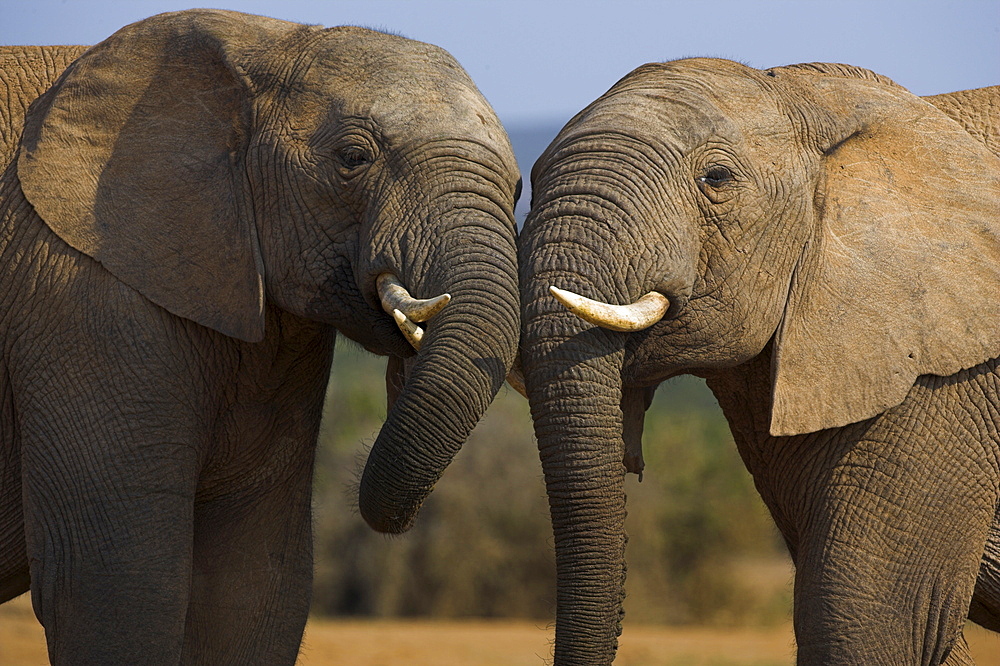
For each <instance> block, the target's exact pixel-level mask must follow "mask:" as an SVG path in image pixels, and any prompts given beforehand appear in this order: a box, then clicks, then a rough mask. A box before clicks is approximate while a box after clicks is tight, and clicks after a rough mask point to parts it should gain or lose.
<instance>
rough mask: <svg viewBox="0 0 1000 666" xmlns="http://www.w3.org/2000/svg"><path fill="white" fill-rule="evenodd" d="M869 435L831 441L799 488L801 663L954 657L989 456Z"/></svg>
mask: <svg viewBox="0 0 1000 666" xmlns="http://www.w3.org/2000/svg"><path fill="white" fill-rule="evenodd" d="M874 430H875V432H874V433H868V434H869V435H874V437H873V438H872V439H866V440H862V441H860V442H853V443H852V442H849V441H845V442H844V443H843V445H842V446H841V447H840V448H839V449H838V447H837V446H832V447H830V452H831V453H832V455H831V456H830V457H829V458H827V459H826V460H825V461H823V462H822V463H821V464H820V466H819V470H820V473H819V474H816V475H815V476H814V477H813V478H812V480H811V481H810V484H809V485H810V486H811V487H812V488H813V490H811V491H810V493H811V497H812V501H811V503H810V504H811V509H810V510H809V511H808V517H807V518H806V520H804V521H803V522H802V523H801V524H800V539H799V543H798V552H797V557H796V580H795V632H796V641H797V643H798V646H799V663H800V664H824V665H835V664H859V663H863V664H873V665H874V664H902V663H909V664H926V665H928V666H931V665H936V664H941V663H943V662H944V660H945V658H946V657H947V655H948V654H949V652H952V651H954V650H955V649H957V650H958V652H957V653H955V654H956V656H955V659H960V657H961V654H962V650H963V648H961V647H956V646H958V645H959V643H961V631H962V627H963V625H964V622H965V618H966V616H967V614H968V610H969V605H970V602H971V600H972V594H973V589H974V586H975V583H976V574H977V572H978V570H979V563H980V557H981V554H982V552H983V547H984V544H985V542H986V537H987V532H988V530H989V528H990V525H991V523H992V520H993V514H994V504H995V495H996V485H997V481H996V472H995V470H994V469H993V468H992V464H991V462H990V460H989V458H990V454H989V452H988V450H987V448H986V447H983V446H982V445H981V444H980V443H979V442H978V441H972V440H962V439H958V438H955V439H951V440H950V441H902V442H900V441H895V440H893V439H892V438H890V437H886V438H882V439H880V438H879V437H878V435H879V432H878V427H877V426H876V427H875V428H874ZM812 451H814V452H815V451H816V449H812ZM804 464H809V463H804ZM813 467H814V469H816V466H815V462H814V463H813ZM955 474H960V475H961V478H960V479H950V477H952V476H954V475H955ZM959 481H960V482H959ZM987 488H989V489H992V490H991V491H990V493H985V492H984V489H987ZM928 489H933V490H932V491H931V490H928ZM817 493H818V494H817ZM991 497H992V499H990V498H991ZM949 663H950V662H949ZM956 663H962V662H961V661H958V662H956Z"/></svg>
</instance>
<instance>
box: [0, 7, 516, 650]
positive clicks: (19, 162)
mask: <svg viewBox="0 0 1000 666" xmlns="http://www.w3.org/2000/svg"><path fill="white" fill-rule="evenodd" d="M77 56H79V57H77ZM2 58H3V60H4V62H5V64H4V77H2V78H0V85H3V86H5V87H6V89H5V91H4V92H5V93H6V94H5V96H4V99H5V100H8V106H7V107H6V110H5V112H4V115H3V116H2V119H3V123H4V125H5V126H4V127H3V131H2V132H0V136H2V137H4V140H5V141H6V144H5V146H4V150H5V153H4V155H5V158H4V166H5V170H4V173H3V178H2V180H0V344H2V346H0V414H2V419H0V481H2V486H0V601H6V600H8V599H11V598H12V597H14V596H16V595H19V594H21V593H24V592H25V591H27V590H28V589H29V587H30V591H31V595H32V605H33V608H34V611H35V614H36V615H37V617H38V618H39V620H40V621H41V623H42V625H43V626H44V628H45V632H46V641H47V646H48V650H49V654H50V658H51V660H52V662H53V663H54V664H66V663H73V664H141V663H158V664H161V663H162V664H165V663H181V662H183V663H212V664H222V663H239V664H280V663H287V664H291V663H294V661H295V659H296V654H297V652H298V649H299V644H300V641H301V637H302V633H303V628H304V625H305V622H306V617H307V612H308V609H309V600H310V585H311V579H312V534H311V506H310V501H311V500H310V498H311V482H312V470H313V462H314V452H315V446H316V439H317V432H318V428H319V422H320V416H321V408H322V403H323V398H324V393H325V390H326V383H327V379H328V375H329V369H330V362H331V358H332V355H333V350H334V342H335V339H336V337H337V336H338V335H340V334H342V335H344V336H346V337H347V338H349V339H351V340H354V341H356V342H357V343H359V344H360V345H362V346H363V347H364V348H365V349H367V350H368V351H370V352H373V353H375V354H379V355H383V356H388V361H387V371H386V383H387V387H388V412H387V416H386V420H385V423H384V424H383V426H382V428H381V430H380V432H379V434H378V436H377V438H376V439H375V441H374V444H373V446H372V448H371V451H370V453H369V457H368V460H367V463H366V465H365V467H364V470H363V472H362V476H361V480H360V487H359V490H358V492H359V499H358V502H359V508H360V512H361V514H362V515H363V516H364V518H365V519H366V520H367V522H368V523H370V524H371V526H372V527H373V528H375V529H377V530H380V531H384V532H390V533H397V532H402V531H404V530H405V529H406V528H407V527H408V526H409V525H410V524H411V523H412V521H413V519H414V516H415V514H416V512H417V511H418V509H419V506H420V504H421V502H422V501H423V499H424V498H425V497H426V495H427V494H428V493H429V492H431V490H432V488H433V486H434V484H435V482H436V480H437V479H438V478H439V477H440V475H441V474H442V473H443V471H444V469H445V468H446V467H447V465H448V464H449V462H450V460H451V459H452V458H453V456H454V455H455V454H456V452H457V451H458V450H459V448H460V447H461V445H462V444H463V442H464V441H465V439H466V437H467V435H468V434H469V433H470V431H471V430H472V428H473V427H474V426H475V424H476V423H477V421H478V420H479V419H480V417H481V415H482V414H483V412H484V410H485V409H486V408H487V406H488V405H489V403H490V401H491V400H492V398H493V396H494V394H495V393H496V392H497V390H498V389H499V388H500V387H501V386H502V385H503V383H504V379H505V377H506V375H507V372H508V369H509V368H510V366H511V365H512V361H513V358H514V355H515V353H516V349H517V341H518V336H519V333H520V320H519V317H520V310H519V303H518V298H519V293H518V289H517V268H516V255H517V251H516V245H515V225H514V217H513V208H514V205H515V201H516V198H517V195H518V190H519V188H520V180H519V172H518V168H517V164H516V162H515V159H514V155H513V152H512V150H511V147H510V142H509V140H508V138H507V135H506V133H505V131H504V129H503V127H502V126H501V124H500V122H499V120H498V118H497V116H496V114H495V113H494V112H493V110H492V108H491V107H490V105H489V104H488V103H487V102H486V100H485V99H484V97H483V96H482V94H481V93H480V92H479V91H478V89H477V88H476V86H475V85H474V84H473V82H472V81H471V79H470V78H469V76H468V74H467V73H466V72H465V71H464V70H463V69H462V68H461V66H460V65H459V64H458V63H457V62H456V61H455V60H454V58H452V57H451V56H450V55H449V54H448V53H447V52H445V51H444V50H442V49H440V48H438V47H435V46H431V45H428V44H423V43H419V42H416V41H412V40H409V39H405V38H403V37H400V36H396V35H392V34H387V33H382V32H376V31H371V30H367V29H362V28H356V27H337V28H329V29H325V28H323V27H322V26H308V25H301V24H295V23H289V22H285V21H280V20H276V19H270V18H264V17H258V16H252V15H246V14H240V13H236V12H227V11H215V10H190V11H183V12H176V13H169V14H161V15H157V16H154V17H151V18H148V19H145V20H142V21H139V22H137V23H134V24H131V25H129V26H126V27H124V28H122V29H121V30H120V31H118V32H116V33H115V34H114V35H112V36H111V37H109V38H108V39H106V40H105V41H103V42H101V43H99V44H97V45H96V46H93V47H91V48H85V47H52V48H49V47H7V48H5V50H4V52H3V54H2ZM63 68H65V70H64V71H60V70H63ZM36 97H37V99H36ZM29 103H30V107H29V106H28V104H29Z"/></svg>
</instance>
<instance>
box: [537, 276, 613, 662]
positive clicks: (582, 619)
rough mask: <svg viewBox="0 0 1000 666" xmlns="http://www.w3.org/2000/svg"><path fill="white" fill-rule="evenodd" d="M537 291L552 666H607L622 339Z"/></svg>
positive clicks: (569, 280) (543, 291)
mask: <svg viewBox="0 0 1000 666" xmlns="http://www.w3.org/2000/svg"><path fill="white" fill-rule="evenodd" d="M549 279H552V280H562V283H563V284H570V285H572V284H573V281H574V280H578V277H569V276H566V277H565V278H560V277H559V276H552V275H551V274H549ZM530 291H531V292H532V298H531V300H529V301H526V302H525V306H524V307H525V310H524V315H523V316H524V322H525V328H524V335H525V340H531V341H532V344H531V345H530V346H526V347H525V349H524V351H523V360H524V366H525V370H526V376H525V382H526V386H527V389H528V396H529V400H530V403H531V412H532V417H533V419H534V423H535V434H536V437H537V439H538V448H539V455H540V457H541V461H542V467H543V470H544V474H545V482H546V486H547V491H548V498H549V507H550V512H551V517H552V526H553V533H554V538H555V550H556V572H557V606H556V646H555V663H556V664H574V665H577V664H610V663H611V662H612V660H613V659H614V655H615V651H616V648H617V641H618V635H619V634H620V633H621V620H622V615H623V608H622V602H623V600H624V596H625V587H624V586H625V543H626V536H625V492H624V479H625V467H624V465H623V453H624V446H623V440H622V412H621V396H622V379H621V363H622V358H623V354H624V351H623V350H624V344H623V340H624V336H622V335H621V334H616V333H610V332H608V331H605V330H603V329H600V328H596V327H592V326H591V325H589V324H585V323H583V322H581V321H580V320H579V319H578V318H577V317H576V315H574V314H572V313H570V312H568V311H566V310H565V309H563V307H562V306H561V305H560V304H558V303H557V302H556V301H555V299H554V298H552V297H551V296H550V295H549V294H548V292H547V285H546V284H542V283H541V281H539V282H538V283H537V285H534V286H533V288H532V289H531V290H530ZM556 331H558V332H559V333H553V332H556Z"/></svg>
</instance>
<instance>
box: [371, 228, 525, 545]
mask: <svg viewBox="0 0 1000 666" xmlns="http://www.w3.org/2000/svg"><path fill="white" fill-rule="evenodd" d="M456 216H458V215H457V214H456ZM479 217H482V215H481V214H480V216H479ZM465 222H466V223H465V224H463V225H461V227H460V229H459V230H458V231H456V233H455V238H456V242H451V243H442V244H441V245H442V246H443V247H445V249H443V250H442V251H441V252H443V253H444V254H443V255H441V256H437V257H433V258H432V260H431V263H432V265H438V266H450V267H453V268H452V269H451V272H450V273H449V274H440V275H437V274H436V275H437V277H436V279H435V280H434V284H433V285H430V286H428V288H427V292H428V293H434V294H436V293H440V292H444V291H448V292H449V293H450V294H451V302H450V303H449V304H448V305H447V307H445V308H444V309H443V310H442V311H441V312H440V313H438V314H436V315H435V316H434V318H433V319H432V320H431V321H430V322H428V324H427V325H426V333H425V334H424V336H423V340H422V343H421V345H420V352H419V354H418V355H417V357H416V361H415V363H414V365H413V367H412V370H411V371H410V372H409V375H408V377H407V379H406V383H405V386H403V388H402V390H401V392H400V393H399V395H398V397H397V399H396V400H395V402H394V404H393V405H392V407H391V409H390V410H389V413H388V414H387V416H386V420H385V423H384V424H383V426H382V429H381V431H380V432H379V434H378V437H377V438H376V440H375V444H374V446H373V447H372V450H371V452H370V453H369V456H368V461H367V463H366V465H365V468H364V472H363V473H362V477H361V485H360V489H359V498H358V502H359V508H360V511H361V515H362V516H363V517H364V519H365V520H366V521H367V522H368V524H369V525H370V526H371V527H372V528H373V529H375V530H377V531H379V532H387V533H400V532H404V531H406V530H407V529H408V528H409V527H410V525H411V524H412V522H413V520H414V518H415V516H416V513H417V511H418V509H419V508H420V505H421V503H422V502H423V501H424V499H425V498H426V496H427V495H428V494H429V493H430V491H431V489H432V488H433V487H434V484H435V483H436V482H437V480H438V479H439V478H440V476H441V474H442V473H443V472H444V470H445V468H446V467H447V466H448V464H449V463H450V462H451V461H452V459H453V458H454V456H455V455H456V454H457V453H458V451H459V449H460V448H461V446H462V444H463V443H464V442H465V440H466V439H467V438H468V437H469V434H470V433H471V432H472V429H473V428H474V427H475V426H476V424H477V423H478V422H479V419H480V418H481V417H482V415H483V413H484V412H485V411H486V408H487V407H488V406H489V404H490V402H491V401H492V400H493V397H494V396H495V395H496V393H497V391H498V390H499V389H500V387H501V386H502V385H503V383H504V379H505V377H506V376H507V372H508V370H509V369H510V366H511V364H512V363H513V359H514V355H515V353H516V351H517V341H518V335H519V324H520V318H519V307H518V296H517V278H516V275H517V269H516V259H515V256H514V248H513V247H512V245H511V243H510V240H508V239H505V238H504V236H503V234H501V233H500V232H499V231H498V232H497V233H496V234H493V235H490V234H488V233H484V231H483V228H484V226H486V224H485V223H480V224H473V223H472V222H469V221H468V219H466V220H465ZM498 223H499V222H498V221H497V220H493V226H496V225H497V224H498ZM508 224H509V222H508ZM487 228H488V227H487ZM463 234H470V237H469V238H460V236H461V235H463ZM471 234H476V236H475V237H472V235H471ZM508 235H509V233H508ZM451 254H454V255H455V256H451ZM428 273H434V271H428ZM403 279H404V281H405V280H406V277H403ZM417 281H418V280H417V278H413V282H417ZM425 284H428V283H425Z"/></svg>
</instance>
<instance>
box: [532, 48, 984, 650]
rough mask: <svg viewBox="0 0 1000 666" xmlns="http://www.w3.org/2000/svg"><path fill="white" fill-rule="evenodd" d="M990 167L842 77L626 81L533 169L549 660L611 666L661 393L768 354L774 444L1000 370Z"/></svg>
mask: <svg viewBox="0 0 1000 666" xmlns="http://www.w3.org/2000/svg"><path fill="white" fill-rule="evenodd" d="M997 161H998V160H997V157H996V156H995V155H993V154H991V153H990V152H989V151H988V150H987V149H986V147H985V146H984V145H983V144H982V143H980V142H978V141H976V140H974V139H973V137H972V136H970V134H969V133H967V132H966V131H965V130H963V129H962V127H960V126H959V125H958V124H957V123H955V122H954V121H952V120H951V119H950V118H948V117H947V116H946V115H944V114H943V113H941V112H940V111H939V110H938V109H936V108H935V107H933V106H932V105H931V104H929V103H927V102H926V101H924V100H922V99H920V98H918V97H916V96H914V95H912V94H910V93H909V92H907V91H906V90H904V89H902V88H901V87H899V86H897V85H895V84H893V83H892V82H891V81H888V80H887V79H884V78H882V77H880V76H877V75H875V74H873V73H871V72H868V71H865V70H859V69H855V68H850V67H846V66H842V65H799V66H791V67H784V68H777V69H771V70H766V71H761V70H756V69H751V68H749V67H746V66H743V65H740V64H737V63H733V62H729V61H721V60H710V59H691V60H682V61H677V62H670V63H665V64H650V65H645V66H643V67H640V68H638V69H637V70H635V71H634V72H632V73H631V74H629V75H628V76H626V77H625V78H623V79H622V80H621V81H620V82H618V83H617V84H616V85H615V86H614V87H612V88H611V89H610V90H609V91H608V92H607V93H606V94H605V95H603V96H602V97H600V98H599V99H598V100H597V101H595V102H594V103H593V104H591V105H590V106H588V107H587V108H586V109H584V110H583V111H582V112H580V113H579V114H578V115H577V116H576V117H574V118H573V119H572V120H571V121H570V122H569V123H568V124H567V125H566V127H565V128H563V130H562V131H561V132H560V134H559V135H558V136H557V137H556V139H555V140H554V141H553V143H552V144H551V145H550V146H549V148H548V149H547V150H546V152H545V153H544V154H543V155H542V156H541V158H540V159H539V160H538V162H537V163H536V164H535V166H534V169H533V173H532V184H533V202H532V210H531V213H530V214H529V217H528V219H527V221H526V223H525V227H524V229H523V231H522V234H521V237H520V240H519V243H520V270H521V285H522V322H523V327H524V328H523V333H522V347H523V352H522V360H523V363H524V369H525V381H526V387H527V392H528V396H529V399H530V402H531V411H532V416H533V418H534V420H535V431H536V434H537V437H538V445H539V449H540V455H541V459H542V463H543V466H544V471H545V478H546V483H547V487H548V493H549V502H550V507H551V513H552V520H553V529H554V533H555V545H556V556H557V572H558V609H557V625H556V662H557V663H567V664H570V663H572V664H584V663H587V664H590V663H602V664H603V663H610V661H611V660H612V659H613V655H614V652H615V646H616V640H617V635H618V633H619V631H620V618H621V614H622V598H623V595H624V588H623V585H624V577H625V567H624V549H625V541H626V537H625V532H624V518H625V497H624V491H623V480H624V476H625V473H626V471H632V472H640V471H641V470H642V453H641V441H640V440H641V435H642V423H643V415H644V412H645V410H646V408H647V407H648V405H649V402H650V399H651V397H652V392H653V391H654V390H655V387H656V386H657V385H658V384H659V383H660V382H662V381H663V380H665V379H667V378H669V377H671V376H675V375H678V374H682V373H692V374H697V375H701V376H712V374H713V373H724V372H726V371H727V370H730V369H734V368H737V367H739V366H741V364H745V363H747V362H749V361H751V360H753V359H755V358H758V357H760V356H761V354H762V352H764V351H765V350H768V351H769V353H771V355H772V356H771V357H772V358H773V364H772V365H771V371H770V391H771V395H772V400H771V403H772V404H771V405H770V406H771V409H770V414H769V416H768V417H767V422H766V423H765V424H764V426H763V430H764V432H767V431H768V430H770V433H771V434H772V435H794V434H800V433H812V432H815V431H818V430H821V429H824V428H832V427H836V426H843V425H845V424H849V423H854V422H857V421H861V420H863V419H867V418H869V417H872V416H874V415H877V414H879V413H881V412H882V411H884V410H885V409H887V408H889V407H891V406H893V405H896V404H898V403H900V402H901V401H902V400H903V399H904V397H905V395H906V393H907V391H908V390H909V389H910V387H911V386H912V384H913V382H914V380H915V378H916V377H917V376H918V375H922V374H937V375H949V374H951V373H954V372H956V371H958V370H960V369H962V368H967V367H970V366H974V365H976V364H978V363H980V362H983V361H984V360H986V359H989V358H992V357H994V356H996V353H997V352H996V350H997V349H998V348H1000V329H998V327H997V326H996V325H995V321H993V320H994V319H995V312H994V311H993V309H992V308H984V307H978V305H977V304H978V303H980V302H990V301H989V300H988V299H990V298H993V296H991V294H992V292H993V291H994V290H995V289H996V285H997V284H998V283H1000V282H998V280H1000V242H998V241H1000V238H998V236H1000V227H998V225H997V211H998V210H1000V180H998V179H1000V168H998V166H997Z"/></svg>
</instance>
